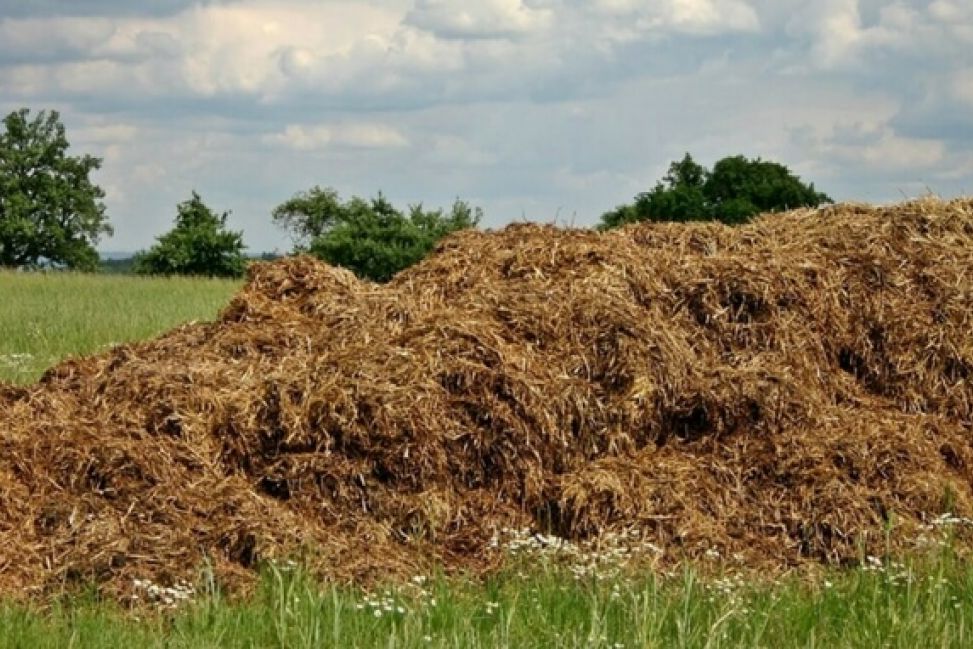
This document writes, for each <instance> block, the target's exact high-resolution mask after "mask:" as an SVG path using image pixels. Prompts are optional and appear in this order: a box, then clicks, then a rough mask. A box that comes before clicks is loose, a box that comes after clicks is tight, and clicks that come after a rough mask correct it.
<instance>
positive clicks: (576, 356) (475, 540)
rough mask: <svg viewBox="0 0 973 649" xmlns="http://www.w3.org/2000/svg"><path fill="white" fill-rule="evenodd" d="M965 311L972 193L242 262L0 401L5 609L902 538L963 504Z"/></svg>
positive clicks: (803, 555)
mask: <svg viewBox="0 0 973 649" xmlns="http://www.w3.org/2000/svg"><path fill="white" fill-rule="evenodd" d="M971 324H973V200H968V199H964V200H956V201H952V202H939V201H936V200H932V199H928V200H921V201H917V202H911V203H907V204H902V205H898V206H894V207H887V208H876V207H867V206H855V205H842V206H836V207H832V208H829V209H825V210H822V211H801V212H793V213H788V214H784V215H774V216H767V217H763V218H760V219H758V220H757V221H755V222H754V223H752V224H751V225H748V226H746V227H741V228H738V229H728V228H725V227H723V226H720V225H714V224H692V225H638V226H632V227H628V228H626V229H623V230H618V231H613V232H610V233H604V234H601V233H596V232H592V231H582V230H564V229H558V228H554V227H550V226H539V225H523V224H521V225H512V226H509V227H507V228H506V229H504V230H502V231H500V232H489V233H485V232H476V231H468V232H463V233H459V234H456V235H454V236H452V237H450V238H448V239H447V240H445V241H444V242H443V243H442V244H441V245H440V247H439V249H438V250H437V251H436V253H435V254H434V255H432V256H431V257H430V258H428V259H426V260H425V261H424V262H422V263H420V264H419V265H418V266H416V267H413V268H412V269H410V270H407V271H405V272H404V273H402V274H400V275H399V276H397V277H396V278H395V279H394V280H393V281H392V282H391V283H390V284H387V285H375V284H371V283H368V282H363V281H360V280H358V279H356V278H355V277H354V276H353V275H352V274H350V273H349V272H347V271H344V270H340V269H335V268H332V267H329V266H327V265H325V264H322V263H320V262H317V261H314V260H312V259H310V258H293V259H285V260H282V261H279V262H275V263H271V264H257V265H254V266H253V267H252V269H251V273H250V278H249V282H248V284H247V285H246V287H245V288H244V289H243V290H242V292H241V293H240V294H239V295H237V296H236V297H235V298H234V300H233V301H232V303H231V304H230V305H229V306H228V307H227V308H226V309H225V310H224V312H223V313H222V315H221V318H220V320H219V321H218V322H215V323H208V324H196V325H190V326H185V327H182V328H179V329H176V330H174V331H172V332H170V333H168V334H167V335H164V336H162V337H161V338H158V339H156V340H153V341H149V342H145V343H140V344H133V345H125V346H120V347H117V348H115V349H113V350H111V351H109V352H107V353H104V354H102V355H99V356H95V357H91V358H84V359H73V360H69V361H67V362H64V363H62V364H61V365H59V366H56V367H54V368H52V369H51V370H50V371H49V372H48V373H47V374H46V375H45V376H44V378H43V379H42V380H41V381H40V382H39V383H38V384H37V385H34V386H30V387H27V388H16V387H12V386H2V387H0V422H2V430H0V503H2V508H0V593H4V594H14V593H37V594H43V593H45V592H50V591H51V590H53V589H58V588H61V587H62V586H63V585H64V584H68V585H70V584H72V583H89V582H91V581H94V582H96V583H97V584H99V585H100V587H101V588H102V589H103V590H104V591H105V592H107V593H111V594H115V595H119V596H122V595H124V593H125V592H127V590H128V589H129V588H130V584H131V583H132V580H133V579H134V578H140V579H144V578H149V579H152V580H154V581H156V582H157V583H163V584H164V583H169V582H173V581H174V580H176V579H177V578H190V579H191V578H192V577H193V576H194V575H195V574H196V572H195V571H196V570H197V569H198V567H199V566H200V565H201V563H203V562H204V560H205V561H209V562H211V563H212V565H213V568H214V570H215V571H216V574H217V575H218V576H219V577H220V578H221V579H223V580H224V581H226V582H227V583H229V584H231V586H232V585H240V584H245V583H246V581H247V579H248V577H249V576H250V575H252V573H253V569H254V568H255V567H256V566H257V565H258V564H259V562H260V561H261V560H265V559H270V558H274V557H288V556H291V557H293V556H300V557H302V558H303V560H305V561H306V562H307V563H308V564H309V565H310V566H311V567H312V568H313V569H314V570H315V571H316V572H317V573H318V574H320V575H321V576H323V577H328V578H334V579H339V580H361V579H366V580H367V579H370V578H374V577H376V576H387V575H395V574H415V572H414V571H418V570H421V569H422V568H423V567H424V566H427V565H428V562H429V561H435V562H439V563H441V564H444V565H446V566H447V567H448V568H462V569H470V570H474V571H476V570H482V569H487V568H490V567H491V566H494V565H496V563H497V561H498V560H499V558H498V556H497V553H496V552H495V551H491V550H489V547H488V546H489V545H490V543H489V541H490V539H491V538H492V537H493V536H494V534H496V533H497V531H498V530H500V529H503V528H511V527H518V528H519V527H523V526H531V527H534V528H535V529H538V530H543V531H550V532H553V533H556V534H558V535H561V536H563V537H566V538H571V539H582V538H592V537H597V536H598V535H600V534H603V533H605V532H608V531H618V530H623V529H625V530H629V529H635V530H638V531H640V532H641V533H642V534H643V535H644V536H645V538H647V539H650V540H651V541H652V543H654V544H655V545H657V546H658V547H660V548H661V549H662V550H663V554H662V559H661V560H662V561H679V560H693V558H694V557H700V556H702V555H703V554H704V553H706V552H707V551H709V552H712V551H713V550H716V551H718V552H720V553H721V555H722V556H725V557H731V556H732V557H736V559H737V560H739V561H742V562H744V563H748V564H750V565H756V566H767V567H786V566H790V565H794V564H799V563H801V562H825V563H842V562H850V561H855V560H856V559H857V558H859V557H861V556H862V554H863V553H875V554H878V553H881V552H883V551H884V550H885V549H891V550H892V551H893V552H903V551H906V550H907V549H908V548H909V547H911V546H910V544H911V543H913V542H914V540H915V538H916V537H917V536H918V530H919V529H920V526H922V525H924V524H927V523H928V522H929V521H930V520H932V519H933V518H934V517H936V516H937V515H939V514H941V513H944V512H949V513H952V514H955V515H957V516H973V335H971ZM889 528H891V529H892V533H891V535H887V534H886V532H887V530H888V529H889ZM961 542H964V543H965V542H966V541H964V540H962V539H961Z"/></svg>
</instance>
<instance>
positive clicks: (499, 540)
mask: <svg viewBox="0 0 973 649" xmlns="http://www.w3.org/2000/svg"><path fill="white" fill-rule="evenodd" d="M489 547H490V548H493V549H500V550H502V551H504V552H506V553H508V554H510V555H513V556H519V557H525V558H529V559H536V558H550V559H554V560H557V561H560V562H563V563H564V564H566V565H567V568H568V570H569V571H570V572H571V573H572V574H573V575H574V578H575V579H576V580H583V579H597V580H604V579H613V578H615V577H617V576H618V575H619V573H620V572H621V571H622V569H623V568H625V567H626V566H628V565H629V564H630V563H631V562H632V560H634V559H635V558H637V557H638V558H644V557H646V556H650V557H653V558H658V557H659V556H660V555H661V554H662V549H661V548H659V547H658V546H656V545H654V544H653V543H650V542H649V541H647V540H645V539H644V538H642V534H641V532H639V531H638V530H634V529H633V530H625V531H621V532H608V533H605V534H602V535H601V536H598V537H595V538H592V539H589V540H584V541H579V542H573V541H570V540H568V539H565V538H562V537H559V536H555V535H552V534H542V533H539V532H534V531H532V530H530V529H529V528H520V529H511V528H504V529H501V530H500V531H499V532H497V533H496V534H494V536H493V538H492V539H491V540H490V543H489Z"/></svg>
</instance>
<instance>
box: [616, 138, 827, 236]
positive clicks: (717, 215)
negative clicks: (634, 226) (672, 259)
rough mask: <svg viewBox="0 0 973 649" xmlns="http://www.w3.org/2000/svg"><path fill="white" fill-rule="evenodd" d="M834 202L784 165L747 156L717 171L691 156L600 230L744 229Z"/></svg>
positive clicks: (621, 208) (720, 165) (729, 159)
mask: <svg viewBox="0 0 973 649" xmlns="http://www.w3.org/2000/svg"><path fill="white" fill-rule="evenodd" d="M830 202H832V200H831V198H829V197H828V196H827V195H826V194H823V193H821V192H818V191H817V190H816V189H815V188H814V183H810V184H805V183H803V182H802V181H801V179H800V178H799V177H798V176H796V175H794V174H793V173H791V171H790V170H789V169H788V168H787V167H785V166H784V165H782V164H780V163H777V162H770V161H766V160H761V159H760V158H756V159H753V160H750V159H748V158H746V157H745V156H742V155H740V156H731V157H727V158H723V159H722V160H719V161H718V162H717V163H716V164H715V165H714V166H713V169H712V170H708V169H706V168H705V167H703V166H701V165H700V164H698V163H697V162H696V161H695V160H693V158H692V156H691V155H689V154H688V153H687V154H686V155H685V157H684V158H683V159H682V160H677V161H675V162H673V163H672V164H671V165H669V171H668V173H666V175H665V176H664V177H663V178H662V180H660V181H659V182H658V183H656V185H655V187H653V188H652V189H651V190H650V191H648V192H643V193H641V194H638V195H637V196H636V197H635V201H634V203H632V204H630V205H621V206H619V207H616V208H615V209H614V210H612V211H610V212H606V213H605V214H603V215H602V217H601V224H600V225H599V227H600V228H601V229H607V228H612V227H615V226H619V225H622V224H624V223H631V222H634V221H657V222H658V221H711V220H715V221H722V222H723V223H727V224H730V225H736V224H739V223H745V222H747V221H749V220H750V219H751V218H753V217H754V216H756V215H757V214H761V213H763V212H777V211H782V210H787V209H795V208H798V207H817V206H818V205H821V204H822V203H830Z"/></svg>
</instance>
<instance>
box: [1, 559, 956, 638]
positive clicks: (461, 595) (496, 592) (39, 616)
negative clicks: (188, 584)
mask: <svg viewBox="0 0 973 649" xmlns="http://www.w3.org/2000/svg"><path fill="white" fill-rule="evenodd" d="M139 618H140V619H139ZM0 630H2V631H0V649H5V648H8V647H10V648H12V647H52V648H53V647H68V646H74V647H105V648H108V647H120V646H138V647H163V646H165V647H443V648H445V647H603V648H612V649H620V648H622V647H629V648H630V647H699V648H716V647H768V648H770V647H773V648H777V647H780V648H787V647H892V648H902V649H917V648H920V647H957V648H959V647H969V646H973V644H971V643H973V569H971V567H970V566H969V565H967V564H963V563H961V562H957V561H954V560H952V559H943V560H939V561H933V562H923V563H921V564H917V565H915V566H911V567H892V566H885V567H882V568H879V569H874V570H869V569H863V568H859V569H854V570H846V571H840V572H837V571H836V572H833V573H830V574H828V575H827V576H826V578H825V579H824V580H822V581H821V582H817V583H815V584H809V583H807V582H806V581H804V580H800V579H797V578H792V579H789V580H786V581H784V582H782V583H762V584H760V583H756V584H755V583H747V582H744V581H737V580H734V579H729V578H724V579H712V578H710V579H702V578H700V577H699V576H698V575H697V574H696V573H693V572H691V571H687V572H685V573H683V574H681V575H679V576H677V577H675V578H672V579H668V580H661V579H659V578H656V577H653V576H649V575H643V576H642V577H640V578H634V579H625V578H618V577H615V578H612V579H608V580H603V579H602V580H600V579H594V580H580V581H579V580H576V579H574V578H572V576H571V574H570V573H568V572H566V571H563V570H558V569H550V568H537V567H535V568H534V569H531V570H529V571H528V572H527V574H526V575H525V574H523V573H519V574H518V573H517V572H515V571H511V572H508V573H505V574H503V575H500V576H498V577H496V578H494V579H493V580H491V581H488V582H486V583H474V582H471V581H467V580H463V579H460V578H453V579H440V580H434V581H433V582H431V583H427V584H423V585H422V586H418V585H417V584H415V583H411V584H408V585H400V586H397V587H394V588H392V589H389V590H387V591H380V592H376V593H372V594H366V593H361V592H356V591H354V590H351V589H347V588H340V587H325V588H321V587H319V586H317V585H316V584H315V583H314V582H313V581H312V580H310V579H308V578H306V577H305V576H303V575H302V574H301V573H299V572H295V571H288V570H281V569H275V568H268V569H267V570H265V572H264V577H263V582H262V584H261V587H260V588H259V590H258V592H257V594H256V596H255V597H253V598H252V599H250V600H248V601H246V602H242V603H229V602H227V601H224V600H223V599H221V598H220V597H219V594H218V593H210V594H208V595H206V596H204V597H202V598H200V599H199V600H197V601H196V602H195V603H193V604H190V605H188V606H187V608H185V609H183V610H181V611H178V612H176V613H163V614H160V613H151V612H146V611H144V610H143V611H138V612H132V611H129V612H124V611H121V610H119V609H116V608H112V607H111V606H110V605H107V604H104V603H98V602H95V601H93V600H91V601H81V602H74V603H73V604H71V605H68V606H61V607H59V608H55V609H54V610H52V611H48V612H39V611H37V610H31V609H28V608H25V607H22V606H20V607H17V606H12V605H7V606H6V607H3V606H0Z"/></svg>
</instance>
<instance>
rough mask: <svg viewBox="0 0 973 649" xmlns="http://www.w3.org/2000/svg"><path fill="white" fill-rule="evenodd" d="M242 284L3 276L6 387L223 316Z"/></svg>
mask: <svg viewBox="0 0 973 649" xmlns="http://www.w3.org/2000/svg"><path fill="white" fill-rule="evenodd" d="M240 286H241V282H239V281H227V280H219V279H189V278H143V277H133V276H121V275H118V276H116V275H82V274H74V273H11V272H0V380H4V381H9V382H13V383H21V384H23V383H30V382H33V381H36V380H37V379H38V378H39V377H40V375H41V374H42V373H43V372H44V370H45V369H47V368H48V367H50V366H51V365H53V364H54V363H57V362H58V361H60V360H62V359H63V358H65V357H67V356H69V355H75V354H90V353H94V352H98V351H100V350H103V349H105V348H106V347H108V346H111V345H112V344H115V343H122V342H129V341H133V340H141V339H146V338H151V337H152V336H155V335H157V334H159V333H162V332H163V331H166V330H167V329H170V328H172V327H174V326H175V325H177V324H181V323H183V322H188V321H190V320H209V319H212V318H214V317H215V316H216V314H217V312H218V311H219V309H220V308H221V307H222V306H223V305H225V304H226V303H227V302H228V301H229V299H230V297H231V296H232V295H233V293H234V292H235V291H236V290H237V289H239V287H240Z"/></svg>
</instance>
